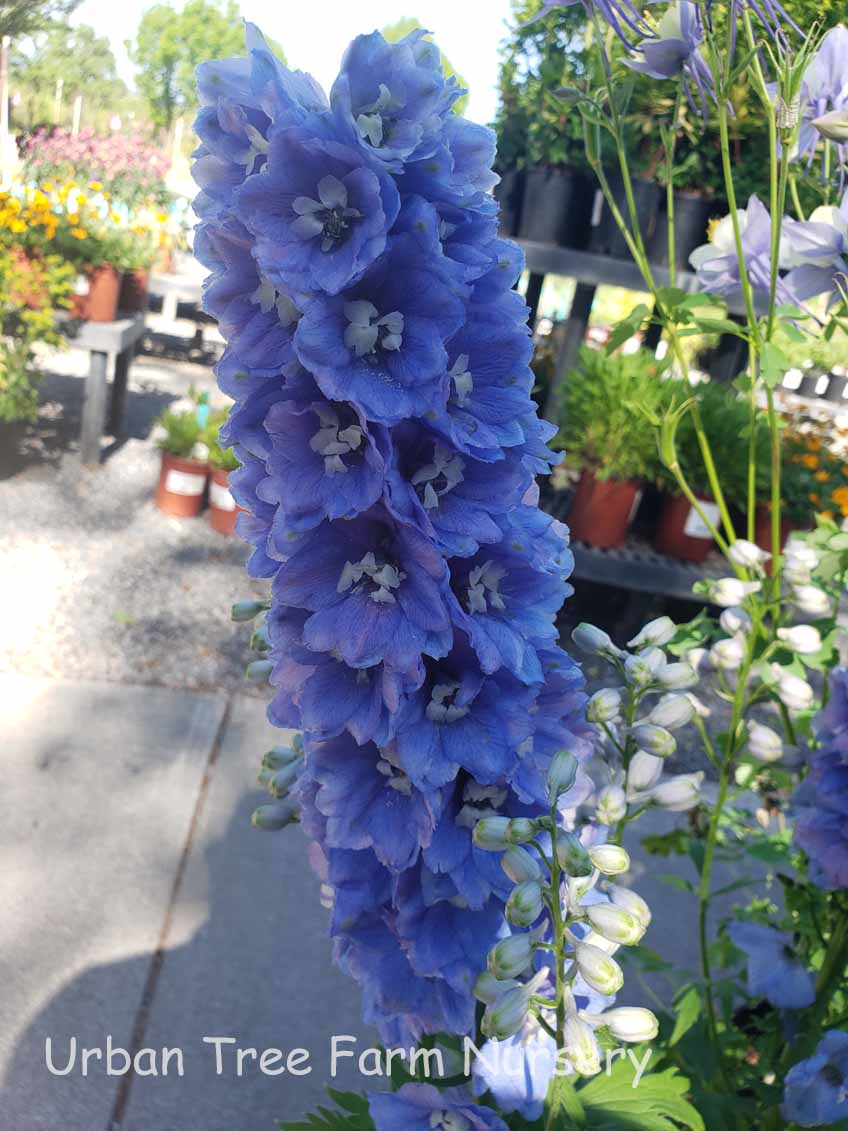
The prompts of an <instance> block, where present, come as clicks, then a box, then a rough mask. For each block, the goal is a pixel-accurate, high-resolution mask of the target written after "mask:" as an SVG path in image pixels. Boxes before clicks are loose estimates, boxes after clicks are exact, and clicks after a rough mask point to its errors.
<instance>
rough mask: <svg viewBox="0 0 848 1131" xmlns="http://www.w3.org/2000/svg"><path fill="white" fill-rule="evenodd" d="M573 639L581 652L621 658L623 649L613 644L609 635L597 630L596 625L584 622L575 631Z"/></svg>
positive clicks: (572, 635)
mask: <svg viewBox="0 0 848 1131" xmlns="http://www.w3.org/2000/svg"><path fill="white" fill-rule="evenodd" d="M571 639H572V640H573V641H574V643H575V644H576V645H577V647H578V648H579V649H580V651H581V652H586V653H587V655H590V656H606V657H608V658H609V657H610V656H619V655H620V654H621V649H620V648H617V647H616V646H615V644H613V642H612V640H611V639H610V636H609V634H608V633H606V632H604V631H603V629H601V628H597V627H596V626H595V625H594V624H586V622H585V621H583V622H582V623H581V624H578V626H577V627H576V628H575V629H574V631H573V632H572V634H571Z"/></svg>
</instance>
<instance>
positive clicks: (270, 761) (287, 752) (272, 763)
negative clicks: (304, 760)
mask: <svg viewBox="0 0 848 1131" xmlns="http://www.w3.org/2000/svg"><path fill="white" fill-rule="evenodd" d="M302 753H303V750H302V748H301V750H300V751H298V750H295V749H294V748H293V747H291V746H273V747H272V748H271V749H270V750H268V751H266V752H265V754H263V756H262V765H263V766H264V767H265V769H267V770H282V769H283V767H284V766H290V765H291V764H292V762H297V761H298V760H299V759H300V757H301V756H302Z"/></svg>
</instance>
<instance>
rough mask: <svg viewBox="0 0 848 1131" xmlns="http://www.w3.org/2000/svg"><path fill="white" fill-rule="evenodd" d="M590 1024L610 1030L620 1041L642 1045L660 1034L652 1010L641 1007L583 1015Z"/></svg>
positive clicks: (622, 1007)
mask: <svg viewBox="0 0 848 1131" xmlns="http://www.w3.org/2000/svg"><path fill="white" fill-rule="evenodd" d="M580 1016H581V1017H582V1018H583V1019H584V1021H586V1022H587V1023H588V1024H591V1025H594V1026H598V1027H603V1028H605V1029H608V1030H609V1032H610V1034H611V1035H612V1036H613V1037H615V1038H616V1040H618V1041H629V1042H631V1043H633V1044H641V1042H642V1041H652V1040H653V1039H654V1037H655V1036H656V1035H657V1033H658V1032H659V1024H658V1022H657V1019H656V1017H655V1016H654V1015H653V1013H651V1011H650V1009H642V1008H641V1007H640V1006H629V1005H623V1006H619V1007H618V1008H617V1009H608V1010H606V1012H604V1013H581V1014H580Z"/></svg>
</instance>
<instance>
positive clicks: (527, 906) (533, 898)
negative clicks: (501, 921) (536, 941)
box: [506, 880, 542, 927]
mask: <svg viewBox="0 0 848 1131" xmlns="http://www.w3.org/2000/svg"><path fill="white" fill-rule="evenodd" d="M541 914H542V889H541V887H540V885H539V883H538V881H537V880H526V881H525V882H524V883H522V884H519V885H518V886H517V887H515V888H513V889H512V891H511V892H510V895H509V899H508V900H507V902H506V917H507V920H508V921H509V922H510V923H512V924H513V926H515V927H529V926H530V925H531V924H532V923H535V922H536V920H537V919H538V918H539V916H540V915H541Z"/></svg>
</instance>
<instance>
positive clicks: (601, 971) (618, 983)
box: [574, 943, 624, 995]
mask: <svg viewBox="0 0 848 1131" xmlns="http://www.w3.org/2000/svg"><path fill="white" fill-rule="evenodd" d="M574 958H575V961H576V962H577V969H578V970H579V971H580V973H581V974H582V975H583V981H584V982H586V984H587V985H589V986H591V987H592V989H593V990H597V991H598V993H599V994H607V995H610V994H617V993H618V991H619V990H620V989H621V987H622V986H623V985H624V974H623V972H622V969H621V967H620V966H619V964H618V963H617V962H616V961H615V959H614V958H611V957H610V956H609V955H608V954H607V953H606V952H605V951H603V950H601V948H600V947H597V946H592V945H591V944H590V943H578V945H577V948H576V950H575V952H574Z"/></svg>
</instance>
